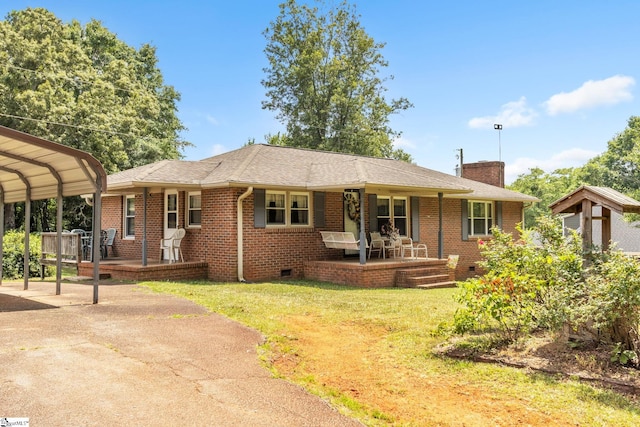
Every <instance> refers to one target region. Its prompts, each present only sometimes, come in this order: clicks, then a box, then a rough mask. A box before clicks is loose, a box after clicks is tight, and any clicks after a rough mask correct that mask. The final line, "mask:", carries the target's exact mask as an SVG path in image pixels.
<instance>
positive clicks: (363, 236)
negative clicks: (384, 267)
mask: <svg viewBox="0 0 640 427" xmlns="http://www.w3.org/2000/svg"><path fill="white" fill-rule="evenodd" d="M358 203H359V204H360V265H364V264H366V263H367V244H366V243H367V233H365V231H364V212H365V211H364V188H361V189H359V190H358Z"/></svg>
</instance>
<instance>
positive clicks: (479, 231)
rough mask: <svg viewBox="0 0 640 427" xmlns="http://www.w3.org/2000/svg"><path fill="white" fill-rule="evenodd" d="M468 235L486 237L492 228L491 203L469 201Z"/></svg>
mask: <svg viewBox="0 0 640 427" xmlns="http://www.w3.org/2000/svg"><path fill="white" fill-rule="evenodd" d="M468 203H469V210H468V214H469V219H468V225H469V235H471V236H486V235H487V234H489V232H490V230H491V227H493V203H492V202H476V201H469V202H468Z"/></svg>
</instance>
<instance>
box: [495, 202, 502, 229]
mask: <svg viewBox="0 0 640 427" xmlns="http://www.w3.org/2000/svg"><path fill="white" fill-rule="evenodd" d="M496 227H498V228H499V229H502V202H496Z"/></svg>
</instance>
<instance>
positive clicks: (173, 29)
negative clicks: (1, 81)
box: [0, 0, 640, 183]
mask: <svg viewBox="0 0 640 427" xmlns="http://www.w3.org/2000/svg"><path fill="white" fill-rule="evenodd" d="M279 3H280V1H277V0H273V1H272V0H255V1H243V0H237V1H218V0H209V1H189V0H183V1H180V2H178V1H161V0H155V1H140V0H136V1H130V0H129V1H121V0H109V1H104V0H102V1H99V0H83V1H75V0H74V1H59V0H58V1H54V0H50V1H47V0H13V1H4V2H2V3H0V14H2V17H5V16H6V14H7V12H9V11H10V10H14V9H23V8H26V7H44V8H47V9H49V10H50V11H52V12H53V13H54V14H55V15H56V16H57V17H58V18H60V19H61V20H62V21H64V22H69V21H70V20H71V19H77V20H78V21H80V22H81V23H82V24H86V23H87V22H88V21H89V20H90V19H91V18H95V19H98V20H100V21H101V22H102V23H103V25H104V26H105V27H107V28H108V29H109V30H110V31H111V32H113V33H115V34H117V35H118V37H119V38H120V39H121V40H123V41H124V42H126V43H127V44H129V45H131V46H133V47H136V48H138V47H140V45H142V44H143V43H150V44H152V45H154V46H156V48H157V56H158V58H159V64H158V65H159V67H160V69H161V71H162V73H163V76H164V78H165V83H166V84H169V85H172V86H174V87H175V88H176V89H177V90H178V91H179V92H180V93H181V94H182V100H181V101H180V102H179V104H178V108H179V112H178V115H179V117H180V119H181V120H182V122H183V123H184V125H185V126H186V127H187V128H188V131H187V132H185V133H184V135H183V137H184V139H186V140H188V141H190V142H192V143H193V144H194V147H191V148H189V149H187V150H186V151H185V152H184V155H185V158H186V159H188V160H199V159H202V158H206V157H210V156H212V155H215V154H219V153H222V152H225V151H229V150H233V149H236V148H239V147H241V146H242V145H244V144H245V143H246V142H247V141H248V140H249V139H250V138H255V140H256V142H264V136H265V135H267V134H270V133H271V134H273V133H276V132H278V131H279V130H281V129H282V125H281V124H280V123H279V122H278V121H277V120H276V119H275V114H274V113H272V112H269V111H266V110H262V108H261V101H262V100H264V99H265V98H264V94H265V90H264V88H263V87H262V85H261V84H260V81H261V80H262V79H263V77H264V73H263V71H262V70H263V68H264V67H265V66H266V59H265V56H264V53H263V50H264V47H265V45H266V39H265V38H264V36H263V35H262V32H263V30H264V29H266V28H267V27H268V25H269V23H270V22H271V21H272V20H274V19H275V18H276V17H277V15H278V11H279V9H278V4H279ZM328 3H329V4H332V3H331V0H329V1H328ZM334 3H336V4H337V3H339V1H334ZM352 3H355V4H356V6H357V12H358V13H359V14H360V15H361V23H362V25H363V27H364V28H365V30H366V31H367V33H368V34H369V35H370V36H371V37H373V38H374V40H376V41H377V42H384V43H386V47H385V48H384V49H383V50H382V54H383V56H384V57H385V59H386V60H387V61H388V62H389V67H387V68H386V69H383V70H382V72H381V76H389V75H393V76H394V79H393V80H389V81H387V82H386V83H385V86H386V87H387V89H388V92H387V93H386V96H387V97H388V98H389V99H390V98H398V97H401V96H404V97H406V98H408V99H409V100H410V101H411V102H412V103H413V104H414V105H415V107H414V108H412V109H410V110H408V111H404V112H402V113H400V114H398V115H394V116H393V117H392V120H391V126H392V128H393V129H395V130H399V131H402V137H401V138H400V139H399V140H398V141H396V145H397V146H398V147H401V148H403V149H404V150H405V151H407V152H409V153H410V154H411V155H412V156H413V159H414V161H415V162H416V163H417V164H419V165H420V166H424V167H427V168H430V169H435V170H438V171H442V172H446V173H451V174H453V173H455V166H456V163H457V160H456V154H457V152H458V149H462V150H463V153H464V160H465V162H476V161H481V160H499V159H500V160H502V161H504V162H505V163H506V175H507V177H506V182H507V183H510V182H512V181H513V179H515V178H516V176H517V175H518V174H521V173H527V172H528V169H529V168H531V167H540V168H542V169H543V170H545V171H547V172H551V171H553V170H554V169H556V168H560V167H571V166H580V165H582V164H584V163H585V162H586V161H587V160H588V159H589V158H591V157H593V156H595V155H597V154H600V153H602V152H604V151H605V150H606V148H607V142H608V141H609V140H611V139H612V138H613V137H614V136H615V135H616V134H617V133H619V132H622V131H623V130H624V129H625V127H626V125H627V120H628V119H629V117H631V116H632V115H639V114H640V108H639V101H638V97H637V91H638V87H637V81H636V80H637V79H638V78H639V76H638V72H639V71H640V54H639V52H638V51H639V50H640V42H639V41H640V25H638V24H637V17H638V16H640V2H638V1H635V0H617V1H614V2H603V1H595V0H582V1H578V0H563V1H557V0H553V1H548V0H538V1H529V2H517V1H483V2H478V1H438V2H436V1H424V0H420V1H418V0H415V1H409V0H395V1H391V0H366V1H364V0H363V1H360V2H352ZM495 123H500V124H502V125H503V129H502V131H500V132H499V133H498V131H496V130H494V126H493V125H494V124H495Z"/></svg>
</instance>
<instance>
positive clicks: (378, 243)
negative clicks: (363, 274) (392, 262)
mask: <svg viewBox="0 0 640 427" xmlns="http://www.w3.org/2000/svg"><path fill="white" fill-rule="evenodd" d="M369 235H370V236H371V243H370V244H369V259H371V252H374V251H377V252H378V258H380V255H381V254H382V258H384V257H385V256H384V240H383V239H382V235H380V233H378V232H376V231H372V232H370V233H369Z"/></svg>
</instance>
